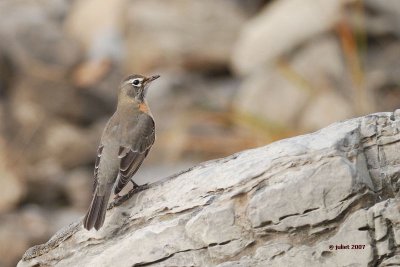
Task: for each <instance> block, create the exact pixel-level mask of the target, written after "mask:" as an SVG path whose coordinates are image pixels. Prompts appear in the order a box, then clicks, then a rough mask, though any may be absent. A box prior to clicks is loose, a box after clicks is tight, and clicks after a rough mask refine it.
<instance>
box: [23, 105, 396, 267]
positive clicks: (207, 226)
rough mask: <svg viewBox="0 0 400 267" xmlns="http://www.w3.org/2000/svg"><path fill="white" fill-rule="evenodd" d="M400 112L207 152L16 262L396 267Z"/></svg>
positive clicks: (381, 114) (60, 234) (371, 116)
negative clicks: (91, 224)
mask: <svg viewBox="0 0 400 267" xmlns="http://www.w3.org/2000/svg"><path fill="white" fill-rule="evenodd" d="M399 129H400V110H398V111H395V112H394V113H378V114H372V115H368V116H365V117H361V118H356V119H352V120H349V121H345V122H339V123H335V124H332V125H331V126H329V127H327V128H324V129H322V130H320V131H318V132H315V133H312V134H308V135H304V136H298V137H295V138H290V139H286V140H282V141H279V142H275V143H273V144H270V145H268V146H265V147H260V148H257V149H252V150H247V151H243V152H240V153H237V154H235V155H232V156H230V157H227V158H224V159H218V160H214V161H210V162H205V163H203V164H201V165H198V166H195V167H193V168H191V169H189V170H187V171H184V172H182V173H180V174H177V175H174V176H172V177H168V178H166V179H164V180H163V181H161V182H159V183H156V184H153V185H151V186H150V187H149V188H148V189H146V190H144V191H142V192H139V193H137V194H136V195H134V196H133V197H132V198H131V199H130V200H128V201H127V202H125V203H123V204H122V205H121V206H117V207H114V208H112V209H111V210H109V211H108V213H107V217H106V221H105V226H104V227H103V228H102V229H100V231H97V232H96V231H94V230H92V231H86V230H84V229H83V227H82V225H81V223H80V222H75V223H73V224H71V225H70V226H68V227H67V228H65V229H62V230H60V232H58V233H57V234H56V235H55V236H54V237H53V238H51V239H50V240H49V241H48V242H47V243H46V244H43V245H38V246H35V247H33V248H31V249H29V250H28V251H27V252H26V253H25V254H24V256H23V259H22V260H21V261H20V262H19V264H18V266H19V267H23V266H55V265H57V266H96V267H100V266H218V267H231V266H232V267H233V266H260V267H261V266H398V265H400V256H399V248H400V212H399V205H400V200H399V199H398V198H397V197H396V196H397V194H398V191H399V179H398V178H399V177H400V175H399V169H400V155H399V151H400V133H399Z"/></svg>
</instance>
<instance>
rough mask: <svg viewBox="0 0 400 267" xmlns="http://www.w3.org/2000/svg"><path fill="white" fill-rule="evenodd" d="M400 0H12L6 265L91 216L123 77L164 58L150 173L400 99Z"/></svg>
mask: <svg viewBox="0 0 400 267" xmlns="http://www.w3.org/2000/svg"><path fill="white" fill-rule="evenodd" d="M399 25H400V2H399V1H398V0H379V1H376V0H346V1H326V0H275V1H266V0H264V1H263V0H248V1H239V0H236V1H235V0H202V1H196V0H170V1H163V0H114V1H108V0H74V1H67V0H0V266H1V267H3V266H15V264H16V262H17V261H18V259H20V257H21V255H22V254H23V252H24V251H25V250H26V249H27V248H28V247H29V246H32V245H34V244H37V243H41V242H44V241H46V240H47V239H48V238H49V236H50V235H51V234H53V233H54V232H55V231H56V230H57V229H59V228H61V227H62V226H65V225H67V224H69V223H70V222H72V221H74V220H76V219H78V218H79V217H81V216H83V214H84V212H85V210H86V208H87V206H88V202H89V199H90V196H91V187H92V169H93V165H94V159H95V156H94V155H95V151H96V148H97V144H98V140H99V137H100V135H101V131H102V129H103V127H104V125H105V122H106V121H107V119H108V118H109V116H110V115H111V114H112V112H113V110H114V107H115V101H116V89H117V85H118V83H119V82H120V80H121V79H123V78H124V77H125V76H126V75H127V74H130V73H141V74H147V75H150V74H160V75H161V76H162V78H161V79H159V80H157V82H155V83H154V84H153V86H152V87H151V88H150V90H149V94H148V99H149V103H150V106H151V107H152V111H153V114H154V117H155V119H156V122H157V141H156V144H155V146H154V147H153V149H152V151H151V153H150V154H149V157H148V159H147V160H146V161H145V163H144V166H143V167H142V169H141V170H140V171H139V173H138V174H137V178H136V180H137V181H138V182H139V183H145V182H151V181H155V180H158V179H161V178H163V177H166V176H168V175H169V174H172V173H174V172H176V171H178V170H181V169H183V168H185V167H188V166H191V165H194V164H196V163H198V162H201V161H204V160H207V159H211V158H216V157H222V156H226V155H228V154H231V153H234V152H237V151H240V150H243V149H247V148H252V147H256V146H260V145H264V144H267V143H270V142H272V141H274V140H278V139H282V138H285V137H288V136H292V135H298V134H301V133H305V132H310V131H313V130H317V129H319V128H321V127H323V126H326V125H328V124H330V123H332V122H334V121H338V120H343V119H346V118H350V117H354V116H358V115H362V114H367V113H371V112H375V111H392V110H394V109H395V108H398V107H399V106H400V105H399V104H400V84H399V82H400V26H399Z"/></svg>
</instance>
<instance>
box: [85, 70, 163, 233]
mask: <svg viewBox="0 0 400 267" xmlns="http://www.w3.org/2000/svg"><path fill="white" fill-rule="evenodd" d="M159 77H160V75H154V76H150V77H146V76H143V75H139V74H133V75H129V76H128V77H127V78H125V79H124V80H122V82H121V83H120V85H119V90H118V101H117V108H116V111H115V112H114V114H113V115H112V116H111V118H110V119H109V121H108V122H107V124H106V126H105V128H104V130H103V133H102V136H101V139H100V144H99V146H98V149H97V157H96V162H95V167H94V174H93V176H94V184H93V196H92V201H91V203H90V206H89V209H88V211H87V213H86V215H85V217H84V219H83V226H84V228H85V229H87V230H91V229H92V228H93V227H94V228H95V229H96V230H99V229H100V228H101V227H102V226H103V224H104V220H105V215H106V210H107V204H108V201H109V199H110V196H111V192H112V191H113V190H114V194H115V195H116V197H118V194H119V192H120V191H121V190H122V189H123V188H124V187H125V186H126V185H127V183H128V182H129V181H131V182H132V184H133V185H134V187H138V185H137V184H136V183H135V182H134V181H133V180H131V178H132V176H133V175H134V174H135V173H136V172H137V170H138V169H139V167H140V165H141V164H142V162H143V161H144V159H145V158H146V156H147V154H148V153H149V151H150V149H151V147H152V145H153V144H154V141H155V122H154V119H153V116H152V114H151V111H150V109H149V107H148V104H147V101H146V93H147V89H148V88H149V86H150V84H151V83H152V82H153V81H154V80H156V79H158V78H159Z"/></svg>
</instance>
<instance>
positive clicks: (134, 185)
mask: <svg viewBox="0 0 400 267" xmlns="http://www.w3.org/2000/svg"><path fill="white" fill-rule="evenodd" d="M129 181H130V182H131V183H132V186H133V188H136V187H140V186H139V185H138V184H137V183H135V182H134V181H133V180H132V179H130V180H129Z"/></svg>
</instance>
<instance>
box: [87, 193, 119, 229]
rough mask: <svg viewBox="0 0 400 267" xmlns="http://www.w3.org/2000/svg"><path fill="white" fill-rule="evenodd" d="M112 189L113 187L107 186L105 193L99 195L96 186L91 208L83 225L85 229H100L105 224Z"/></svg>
mask: <svg viewBox="0 0 400 267" xmlns="http://www.w3.org/2000/svg"><path fill="white" fill-rule="evenodd" d="M111 189H112V187H110V188H107V190H106V192H105V194H104V195H98V194H97V192H98V191H99V190H98V188H96V190H95V192H94V194H93V199H92V202H91V203H90V206H89V210H88V212H87V213H86V216H85V218H84V219H83V226H84V227H85V229H87V230H90V229H92V228H93V227H94V228H95V229H96V230H99V229H100V228H101V226H103V224H104V219H105V216H106V211H107V204H108V199H109V198H110V194H111Z"/></svg>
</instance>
